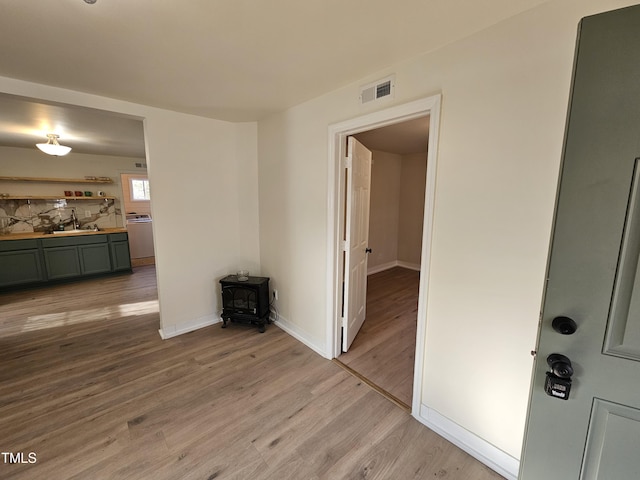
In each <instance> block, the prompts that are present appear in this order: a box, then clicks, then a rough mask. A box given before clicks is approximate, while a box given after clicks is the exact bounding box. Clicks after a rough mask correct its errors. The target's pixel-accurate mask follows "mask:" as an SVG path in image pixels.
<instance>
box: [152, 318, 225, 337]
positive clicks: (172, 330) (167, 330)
mask: <svg viewBox="0 0 640 480" xmlns="http://www.w3.org/2000/svg"><path fill="white" fill-rule="evenodd" d="M221 321H222V319H221V318H220V317H219V316H217V315H207V316H204V317H200V318H196V319H195V320H192V321H190V322H187V323H185V324H180V325H167V326H165V327H163V328H161V329H160V330H158V333H160V337H161V338H162V339H163V340H167V339H168V338H173V337H177V336H178V335H182V334H184V333H189V332H193V331H194V330H198V329H199V328H204V327H208V326H210V325H215V324H216V323H220V322H221Z"/></svg>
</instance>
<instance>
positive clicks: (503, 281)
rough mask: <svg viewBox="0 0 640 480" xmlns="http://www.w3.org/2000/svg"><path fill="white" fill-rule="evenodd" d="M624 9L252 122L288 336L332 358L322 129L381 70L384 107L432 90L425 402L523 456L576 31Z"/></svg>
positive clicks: (515, 32) (526, 26)
mask: <svg viewBox="0 0 640 480" xmlns="http://www.w3.org/2000/svg"><path fill="white" fill-rule="evenodd" d="M631 3H632V2H629V1H614V0H564V1H555V2H548V3H545V4H543V5H541V6H540V7H537V8H535V9H533V10H530V11H528V12H525V13H523V14H521V15H519V16H517V17H514V18H512V19H509V20H507V21H504V22H502V23H499V24H497V25H495V26H493V27H491V28H489V29H487V30H484V31H482V32H479V33H477V34H475V35H473V36H472V37H470V38H468V39H466V40H463V41H460V42H457V43H454V44H451V45H449V46H447V47H445V48H443V49H440V50H438V51H435V52H432V53H429V54H425V55H423V56H420V57H418V58H413V59H411V60H408V61H406V62H404V63H401V64H397V65H393V66H392V67H390V68H389V69H387V70H385V71H381V72H378V73H377V74H375V75H371V76H369V77H367V78H363V79H361V80H360V81H358V82H356V83H354V84H352V85H349V86H347V87H344V88H342V89H340V90H336V91H333V92H330V93H327V94H326V95H323V96H322V97H319V98H316V99H314V100H312V101H309V102H306V103H304V104H301V105H298V106H296V107H293V108H291V109H289V110H287V111H285V112H282V113H280V114H276V115H272V116H270V117H269V118H266V119H264V120H263V121H261V122H259V125H258V139H259V140H258V150H259V158H260V162H259V183H260V197H259V201H260V250H261V257H260V258H261V263H262V267H263V271H264V272H265V273H267V274H269V275H270V276H271V277H272V278H273V281H274V282H276V283H277V285H278V289H279V296H280V301H279V302H278V308H279V311H280V314H281V315H282V317H283V318H284V319H285V320H286V322H287V325H288V326H290V327H291V328H292V330H295V331H296V333H297V334H298V336H299V338H302V339H304V340H305V341H307V342H308V343H309V344H310V345H313V346H314V347H315V348H316V349H318V350H319V351H325V352H327V351H329V346H328V345H326V341H325V333H326V329H327V325H326V316H327V304H328V303H327V296H328V294H330V292H327V288H326V285H327V282H326V280H327V259H326V255H327V204H328V202H327V171H328V168H327V162H328V161H329V159H328V138H327V137H328V134H327V127H328V125H330V124H333V123H337V122H341V121H344V120H346V119H350V118H354V117H357V116H360V115H363V114H364V113H368V112H370V111H371V108H373V107H370V108H367V109H365V108H361V107H359V106H358V103H357V99H358V87H359V86H360V85H363V84H366V83H367V82H369V81H373V80H375V79H378V78H382V77H384V76H385V75H387V74H390V73H395V74H396V96H395V98H394V99H393V101H392V103H388V104H386V105H385V106H388V105H392V104H401V103H405V102H407V101H410V100H415V99H417V98H421V97H427V96H429V95H432V94H435V93H439V92H441V93H442V96H443V97H442V98H443V103H442V117H441V134H440V139H439V141H440V143H439V145H440V150H439V155H438V160H437V162H438V163H437V177H436V199H435V224H434V230H433V251H432V255H433V256H432V264H431V268H430V271H429V272H427V275H428V280H429V292H428V307H427V318H426V324H427V331H426V361H425V363H426V364H425V374H424V378H423V384H424V391H423V392H421V403H422V404H423V405H425V406H427V407H428V408H430V409H432V410H433V411H435V412H437V413H438V414H440V415H442V416H443V417H444V418H446V419H447V420H448V421H451V422H453V423H454V424H457V425H458V426H461V427H462V429H463V430H464V431H468V432H471V434H473V435H475V436H477V437H479V438H480V439H482V440H484V441H485V442H487V443H488V444H490V445H493V446H495V447H497V448H498V449H500V450H501V451H502V452H505V453H506V454H507V455H509V456H511V457H514V458H518V457H519V456H520V448H521V444H522V436H523V428H524V422H525V414H526V407H527V401H528V394H529V382H530V376H531V365H532V361H531V356H530V351H531V350H532V349H533V348H534V346H535V340H536V331H537V323H538V315H539V309H540V303H541V295H542V291H543V283H544V282H543V280H544V274H545V266H546V258H547V251H548V246H549V236H550V230H551V225H552V215H553V206H554V199H555V192H556V184H557V178H558V170H559V163H560V157H561V148H562V139H563V132H564V125H565V118H566V110H567V105H568V95H569V88H570V79H571V69H572V62H573V53H574V48H575V40H576V31H577V25H578V21H579V19H580V18H581V17H583V16H585V15H588V14H593V13H597V12H600V11H605V10H610V9H613V8H617V7H620V6H625V5H630V4H631ZM428 25H429V19H425V28H428ZM375 108H383V107H375ZM445 362H446V364H445ZM445 365H446V368H445Z"/></svg>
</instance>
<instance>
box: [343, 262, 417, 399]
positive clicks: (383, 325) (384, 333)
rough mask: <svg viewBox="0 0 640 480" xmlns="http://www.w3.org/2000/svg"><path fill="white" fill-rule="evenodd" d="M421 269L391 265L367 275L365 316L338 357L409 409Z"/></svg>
mask: <svg viewBox="0 0 640 480" xmlns="http://www.w3.org/2000/svg"><path fill="white" fill-rule="evenodd" d="M419 284H420V272H416V271H414V270H409V269H406V268H401V267H394V268H391V269H389V270H385V271H382V272H379V273H374V274H373V275H369V277H368V278H367V317H366V319H365V321H364V324H363V325H362V328H361V329H360V332H359V333H358V335H357V336H356V338H355V340H354V341H353V344H352V345H351V347H350V348H349V351H348V352H346V353H343V354H342V355H340V356H339V357H338V361H340V362H341V363H343V364H344V365H347V366H348V367H349V368H350V369H352V370H354V371H355V372H357V373H358V374H359V375H362V377H364V378H366V379H367V381H369V382H371V383H373V384H375V385H376V386H377V387H379V388H380V389H382V390H384V391H386V392H388V393H389V394H391V395H392V396H393V397H395V398H396V399H397V400H399V401H400V403H401V404H404V405H405V408H407V409H409V407H410V405H411V400H412V394H413V369H414V361H415V352H416V326H417V314H418V288H419Z"/></svg>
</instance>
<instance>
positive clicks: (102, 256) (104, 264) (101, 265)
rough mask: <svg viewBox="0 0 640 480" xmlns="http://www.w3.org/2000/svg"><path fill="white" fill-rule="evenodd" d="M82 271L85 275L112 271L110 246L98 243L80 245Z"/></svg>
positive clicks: (79, 253)
mask: <svg viewBox="0 0 640 480" xmlns="http://www.w3.org/2000/svg"><path fill="white" fill-rule="evenodd" d="M78 255H79V257H80V270H81V271H82V274H83V275H93V274H96V273H106V272H110V271H111V257H110V256H109V245H108V244H107V243H97V244H93V245H79V246H78Z"/></svg>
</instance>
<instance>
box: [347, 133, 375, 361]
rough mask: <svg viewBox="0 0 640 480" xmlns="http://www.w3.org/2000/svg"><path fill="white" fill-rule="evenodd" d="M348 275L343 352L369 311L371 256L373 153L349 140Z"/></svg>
mask: <svg viewBox="0 0 640 480" xmlns="http://www.w3.org/2000/svg"><path fill="white" fill-rule="evenodd" d="M347 142H348V144H347V159H346V169H347V182H346V195H347V198H346V211H345V217H346V225H345V236H346V238H345V273H344V289H345V298H344V304H343V312H344V313H343V315H344V317H343V323H342V329H343V332H342V350H343V351H344V352H346V351H347V350H349V347H350V346H351V343H353V339H354V338H356V335H357V334H358V331H359V330H360V327H362V324H363V322H364V319H365V317H366V311H367V253H368V248H369V200H370V195H371V152H370V151H369V150H367V148H366V147H365V146H364V145H362V144H361V143H360V142H358V141H357V140H356V139H355V138H353V137H349V138H348V139H347Z"/></svg>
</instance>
